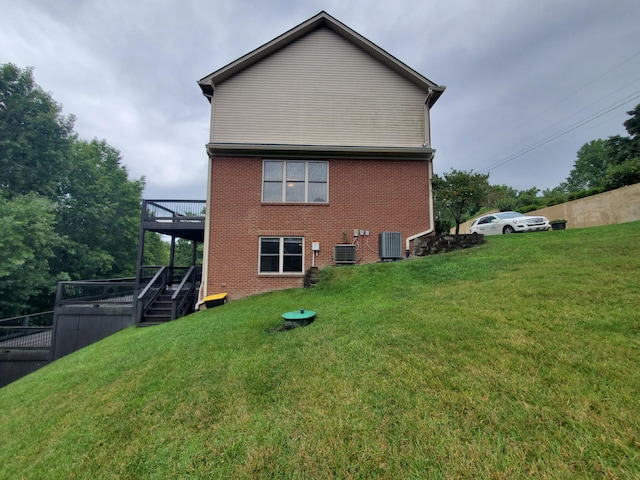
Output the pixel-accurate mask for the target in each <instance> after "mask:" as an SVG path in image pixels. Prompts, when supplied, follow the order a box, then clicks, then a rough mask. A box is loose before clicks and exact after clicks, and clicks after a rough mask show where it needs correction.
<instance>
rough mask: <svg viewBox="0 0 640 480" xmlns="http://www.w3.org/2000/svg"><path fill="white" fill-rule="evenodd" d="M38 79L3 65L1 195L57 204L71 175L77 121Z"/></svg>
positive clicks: (28, 71)
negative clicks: (33, 194)
mask: <svg viewBox="0 0 640 480" xmlns="http://www.w3.org/2000/svg"><path fill="white" fill-rule="evenodd" d="M61 111H62V109H61V107H60V105H58V104H57V103H56V102H55V101H54V100H53V99H52V98H51V96H50V95H49V94H48V93H46V92H44V91H43V90H42V89H41V88H40V87H39V86H38V85H36V83H35V81H34V79H33V72H32V70H31V69H25V70H21V69H19V68H18V67H16V66H15V65H12V64H6V65H1V66H0V172H2V173H1V174H0V190H2V192H3V193H4V195H5V197H6V196H9V195H24V194H26V193H30V192H36V193H38V194H40V195H44V196H46V197H48V198H49V199H51V200H54V201H55V200H57V198H58V197H59V196H60V195H62V194H63V193H64V192H63V181H62V177H63V175H64V174H65V172H68V171H69V168H70V165H69V152H70V147H71V143H72V141H73V140H74V139H75V134H74V133H73V120H74V119H73V117H72V116H70V117H64V116H63V115H62V114H61Z"/></svg>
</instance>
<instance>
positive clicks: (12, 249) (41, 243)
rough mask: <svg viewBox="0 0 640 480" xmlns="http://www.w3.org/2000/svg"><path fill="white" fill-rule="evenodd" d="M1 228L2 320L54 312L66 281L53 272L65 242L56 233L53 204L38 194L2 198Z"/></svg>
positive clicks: (0, 207) (0, 309) (0, 302)
mask: <svg viewBox="0 0 640 480" xmlns="http://www.w3.org/2000/svg"><path fill="white" fill-rule="evenodd" d="M0 228H1V229H2V235H0V318H7V317H13V316H17V315H22V314H25V313H30V312H37V311H41V310H46V309H48V308H50V304H49V297H50V296H51V295H52V294H53V293H54V292H55V286H56V282H57V280H62V279H66V278H65V277H64V276H62V277H56V275H55V274H54V273H52V272H51V269H50V262H51V260H52V259H53V257H54V249H55V247H56V246H57V245H58V244H60V243H61V242H62V240H63V239H62V238H61V237H60V236H58V234H56V232H55V213H54V206H53V203H52V202H51V201H50V200H48V199H47V198H44V197H42V196H39V195H37V194H35V193H29V194H27V195H15V196H14V197H13V198H12V199H6V198H2V197H0ZM43 298H44V299H45V302H44V305H43V304H41V303H40V302H41V299H43Z"/></svg>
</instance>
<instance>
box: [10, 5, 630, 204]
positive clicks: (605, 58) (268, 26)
mask: <svg viewBox="0 0 640 480" xmlns="http://www.w3.org/2000/svg"><path fill="white" fill-rule="evenodd" d="M0 7H1V9H2V12H3V15H2V17H1V18H0V62H1V63H6V62H12V63H15V64H17V65H18V66H20V67H26V66H33V67H34V74H35V78H36V81H37V82H38V83H39V84H40V85H41V86H42V87H43V88H44V89H45V90H48V91H50V92H51V93H52V95H53V97H54V99H56V100H57V101H58V102H60V103H62V104H63V107H64V112H65V113H67V114H74V115H75V116H76V117H77V122H76V130H77V131H78V133H79V134H80V136H81V137H82V138H87V139H91V138H93V137H97V138H104V139H106V140H107V141H108V142H109V144H111V145H113V146H114V147H115V148H118V149H119V150H120V151H121V152H122V156H123V162H124V163H125V164H126V165H127V168H128V169H129V172H130V173H131V175H132V176H133V177H136V178H137V177H140V176H145V177H146V180H147V188H146V191H145V195H146V196H147V197H148V198H151V197H174V198H204V196H205V186H206V171H207V169H206V163H207V162H206V154H205V150H204V145H205V143H206V142H207V139H208V128H209V124H208V123H209V112H208V103H207V101H206V100H205V99H204V97H202V95H201V94H200V91H199V88H198V87H197V85H196V81H197V80H198V79H200V78H202V77H204V76H205V75H207V74H209V73H211V72H212V71H214V70H217V69H218V68H220V67H222V66H224V65H226V64H227V63H229V62H231V61H233V60H235V59H236V58H238V57H240V56H242V55H244V54H245V53H248V52H249V51H251V50H253V49H255V48H257V47H259V46H260V45H262V44H263V43H265V42H267V41H269V40H271V39H272V38H274V37H275V36H277V35H280V34H281V33H283V32H285V31H287V30H289V29H290V28H292V27H294V26H295V25H297V24H298V23H300V22H302V21H304V20H306V19H307V18H309V17H311V16H313V15H315V14H316V13H318V12H319V11H320V10H326V11H327V12H328V13H329V14H331V15H333V16H334V17H336V18H337V19H338V20H340V21H342V22H343V23H345V24H347V25H348V26H349V27H351V28H353V29H354V30H356V31H357V32H358V33H360V34H362V35H364V36H365V37H367V38H368V39H369V40H371V41H372V42H374V43H376V44H377V45H378V46H380V47H381V48H383V49H385V50H386V51H388V52H389V53H390V54H392V55H394V56H396V57H397V58H398V59H400V60H401V61H403V62H405V63H406V64H407V65H409V66H410V67H412V68H413V69H415V70H417V71H418V72H420V73H422V74H423V75H425V76H426V77H428V78H429V79H431V80H433V81H434V82H436V83H439V84H444V85H447V91H446V92H445V93H444V95H443V96H442V97H441V98H440V100H439V101H438V103H437V104H436V105H435V107H434V109H433V110H432V122H433V128H432V137H433V145H434V147H435V148H436V149H437V151H438V153H437V155H436V161H435V168H436V172H444V171H447V170H449V169H450V168H457V169H464V170H470V169H473V170H474V171H486V170H487V169H489V168H491V167H492V166H494V165H497V164H499V163H503V162H506V163H504V165H502V166H499V167H496V168H493V169H491V170H490V174H491V177H490V181H491V182H492V183H500V184H502V183H504V184H507V185H510V186H513V187H515V188H518V189H525V188H530V187H532V186H537V187H539V188H551V187H554V186H557V185H558V184H559V183H560V182H561V181H563V180H564V179H565V178H566V176H567V175H568V173H569V171H570V169H571V167H572V165H573V162H574V160H575V154H576V151H577V150H578V149H579V148H580V147H581V146H582V145H583V144H584V143H585V142H587V141H590V140H592V139H595V138H606V137H608V136H610V135H615V134H625V131H624V128H623V126H622V122H623V121H624V120H626V118H627V115H626V114H625V111H627V110H630V109H631V108H633V107H634V106H635V105H636V104H637V103H640V97H638V98H635V99H633V97H634V95H640V47H639V46H638V42H637V19H638V18H640V3H639V2H637V1H636V0H617V1H611V2H602V1H600V0H583V1H580V2H578V1H567V0H565V1H562V0H561V1H558V0H556V1H548V0H540V1H537V2H526V1H524V0H517V1H510V2H504V1H502V0H485V1H477V0H467V1H462V0H461V1H457V2H434V1H432V2H414V1H411V0H399V1H395V2H380V3H377V2H375V3H374V2H368V1H354V2H343V1H337V0H331V1H329V2H320V1H316V0H312V1H308V2H295V1H291V0H280V1H257V0H256V1H238V0H236V1H231V0H229V1H225V0H217V1H203V0H192V1H190V0H185V1H182V2H176V1H169V0H162V1H153V2H152V1H131V0H129V1H124V0H112V1H109V2H101V1H98V0H81V1H80V0H75V1H74V2H50V1H45V0H39V1H36V0H31V1H24V2H15V1H13V0H0ZM625 61H626V62H625ZM625 98H626V99H628V100H627V101H626V102H622V103H621V104H620V105H619V106H618V107H617V108H612V110H611V111H610V112H608V113H605V114H602V115H601V116H600V117H598V118H594V119H593V120H592V121H590V122H588V123H585V124H584V125H583V126H581V127H579V128H576V129H575V130H572V131H570V132H567V133H566V134H564V135H561V136H558V138H556V139H553V137H554V135H558V134H559V133H561V132H563V131H564V130H568V129H569V128H571V127H572V126H575V125H577V124H579V123H581V122H584V121H586V120H589V119H590V118H593V117H595V116H596V115H598V114H599V112H603V111H605V110H607V109H608V108H611V107H613V106H615V105H616V104H617V103H620V102H621V101H622V100H623V99H625ZM541 142H547V143H543V144H541V145H540V146H539V147H537V148H533V149H532V150H531V152H529V153H522V152H524V151H525V150H527V149H528V148H530V147H532V146H535V145H536V144H538V143H541Z"/></svg>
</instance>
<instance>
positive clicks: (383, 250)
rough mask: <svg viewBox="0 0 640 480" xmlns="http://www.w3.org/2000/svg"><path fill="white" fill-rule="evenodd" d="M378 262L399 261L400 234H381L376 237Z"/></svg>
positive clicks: (400, 256) (400, 253)
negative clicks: (378, 254)
mask: <svg viewBox="0 0 640 480" xmlns="http://www.w3.org/2000/svg"><path fill="white" fill-rule="evenodd" d="M378 252H379V253H380V260H400V259H401V258H402V232H382V233H380V234H379V235H378Z"/></svg>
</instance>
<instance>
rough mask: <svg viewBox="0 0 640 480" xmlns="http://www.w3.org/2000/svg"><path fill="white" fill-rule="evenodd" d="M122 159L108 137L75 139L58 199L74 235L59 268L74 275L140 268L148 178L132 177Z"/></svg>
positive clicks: (63, 225) (62, 228) (62, 221)
mask: <svg viewBox="0 0 640 480" xmlns="http://www.w3.org/2000/svg"><path fill="white" fill-rule="evenodd" d="M120 160H121V159H120V152H118V150H116V149H115V148H113V147H111V146H109V145H108V144H107V143H106V142H105V141H104V140H102V141H98V140H92V141H91V142H86V141H81V140H80V141H76V142H74V144H73V148H72V156H71V162H70V163H71V167H72V168H71V169H70V170H69V171H68V172H67V175H66V178H65V180H64V181H65V185H64V192H65V195H64V197H62V198H61V199H60V200H59V203H58V205H59V209H58V212H59V217H60V218H59V224H58V231H59V233H61V234H62V235H65V237H66V238H67V239H68V241H67V242H65V243H64V244H63V245H62V246H61V248H60V249H59V250H58V252H57V253H58V255H57V259H58V261H57V262H56V269H58V270H60V271H66V272H67V273H68V274H69V275H70V276H71V278H73V279H74V280H75V279H90V278H109V277H117V276H132V275H134V273H135V265H136V258H137V251H138V247H137V245H138V234H139V226H140V200H141V195H142V189H143V187H144V182H143V180H142V179H140V180H135V181H130V180H129V179H128V178H127V171H126V168H125V167H123V166H122V165H120Z"/></svg>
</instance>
